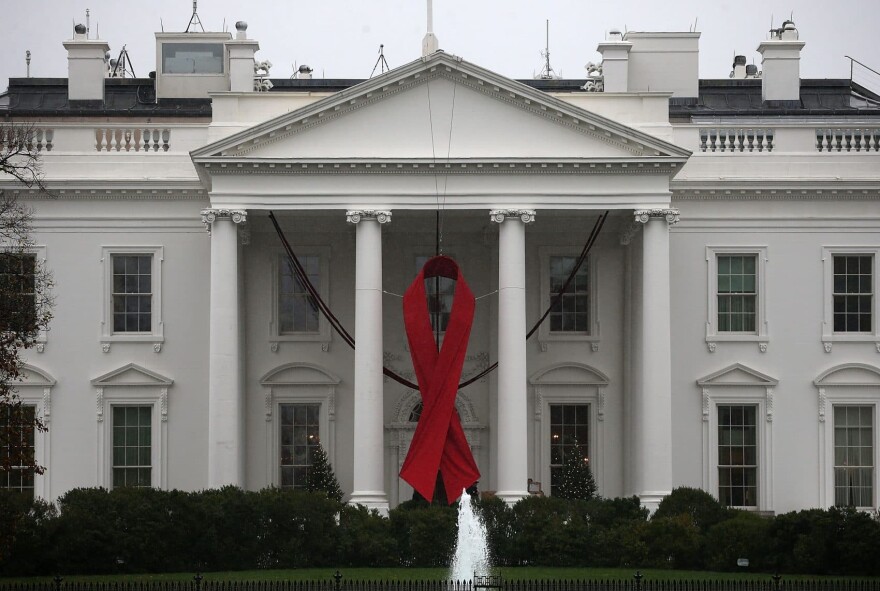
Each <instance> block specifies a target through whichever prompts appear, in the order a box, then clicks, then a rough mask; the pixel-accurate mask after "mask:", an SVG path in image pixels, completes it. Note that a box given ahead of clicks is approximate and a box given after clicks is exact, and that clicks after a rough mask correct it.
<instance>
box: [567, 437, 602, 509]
mask: <svg viewBox="0 0 880 591" xmlns="http://www.w3.org/2000/svg"><path fill="white" fill-rule="evenodd" d="M558 496H560V497H562V498H563V499H592V498H593V497H595V496H596V481H595V480H593V471H592V470H590V459H589V458H588V457H587V454H586V453H585V451H584V449H583V448H582V447H581V446H580V445H578V444H577V443H575V444H574V446H572V447H570V448H568V450H567V451H566V452H565V457H564V458H563V459H562V476H561V482H560V483H559V492H558Z"/></svg>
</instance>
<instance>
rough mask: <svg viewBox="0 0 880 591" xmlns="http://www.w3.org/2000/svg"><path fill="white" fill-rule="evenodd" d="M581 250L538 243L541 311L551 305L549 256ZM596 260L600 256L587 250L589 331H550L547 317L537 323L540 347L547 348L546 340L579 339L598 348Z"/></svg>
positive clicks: (567, 254) (566, 340)
mask: <svg viewBox="0 0 880 591" xmlns="http://www.w3.org/2000/svg"><path fill="white" fill-rule="evenodd" d="M579 255H580V253H579V252H578V251H577V248H575V247H566V246H540V247H538V259H539V264H540V266H541V314H543V313H544V312H545V311H546V310H547V308H549V307H550V257H552V256H568V257H574V258H577V257H578V256H579ZM599 261H600V258H599V257H597V256H594V255H593V254H588V255H587V258H586V260H585V261H584V264H585V265H587V277H588V279H587V280H588V281H589V288H590V291H589V294H588V297H589V299H590V303H589V314H590V321H589V327H590V330H589V331H581V332H563V331H559V332H553V331H551V330H550V322H549V317H548V318H547V319H545V320H544V322H542V323H541V326H539V327H538V344H539V345H540V347H541V351H544V352H546V351H547V350H548V349H549V344H550V343H553V342H557V343H564V342H582V343H590V345H591V349H592V350H593V351H598V350H599V342H600V340H601V334H600V328H601V323H600V321H599V289H598V285H599Z"/></svg>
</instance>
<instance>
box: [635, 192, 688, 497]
mask: <svg viewBox="0 0 880 591" xmlns="http://www.w3.org/2000/svg"><path fill="white" fill-rule="evenodd" d="M635 219H636V222H639V223H641V224H643V226H644V235H643V236H642V256H643V260H642V298H643V301H642V317H641V323H642V342H641V343H640V344H637V345H636V346H640V347H641V358H640V362H641V376H642V380H641V383H642V391H641V392H639V393H638V396H637V397H636V404H637V405H638V409H636V411H637V412H636V416H637V422H636V424H634V425H633V427H634V428H635V429H637V430H639V433H640V437H637V438H636V445H637V449H636V450H635V453H636V454H637V455H638V456H639V458H638V459H639V461H638V462H637V464H638V465H639V466H641V478H637V479H636V480H637V481H638V482H640V483H641V484H640V489H641V490H639V491H638V494H639V498H640V499H641V501H642V505H643V506H645V507H647V508H648V509H649V510H650V511H651V512H653V511H655V510H656V509H657V506H658V505H659V504H660V501H661V500H662V499H663V497H664V496H666V495H668V494H669V492H670V491H671V490H672V368H671V365H672V355H671V351H670V347H671V338H670V331H671V322H670V306H669V297H670V296H669V227H670V226H671V225H672V224H675V223H676V222H678V210H677V209H650V210H638V211H636V212H635Z"/></svg>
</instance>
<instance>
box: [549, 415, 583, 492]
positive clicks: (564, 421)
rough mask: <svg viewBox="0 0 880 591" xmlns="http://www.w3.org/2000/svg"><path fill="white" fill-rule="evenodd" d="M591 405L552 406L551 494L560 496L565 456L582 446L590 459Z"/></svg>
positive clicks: (550, 443)
mask: <svg viewBox="0 0 880 591" xmlns="http://www.w3.org/2000/svg"><path fill="white" fill-rule="evenodd" d="M589 429H590V405H588V404H551V405H550V441H549V445H550V494H551V495H553V494H558V492H559V478H558V475H560V474H561V468H562V463H563V461H564V459H565V454H566V453H568V452H569V451H570V450H572V449H573V448H574V446H575V445H576V444H577V445H580V447H581V450H582V451H583V453H584V454H585V457H590V437H589Z"/></svg>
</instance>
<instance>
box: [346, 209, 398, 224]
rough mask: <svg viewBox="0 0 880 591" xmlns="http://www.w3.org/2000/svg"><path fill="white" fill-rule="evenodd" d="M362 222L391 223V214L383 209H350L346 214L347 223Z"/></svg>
mask: <svg viewBox="0 0 880 591" xmlns="http://www.w3.org/2000/svg"><path fill="white" fill-rule="evenodd" d="M361 220H376V221H377V222H379V223H380V224H387V223H390V222H391V212H390V211H387V210H382V209H350V210H348V211H346V212H345V221H347V222H348V223H350V224H357V223H360V221H361Z"/></svg>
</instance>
